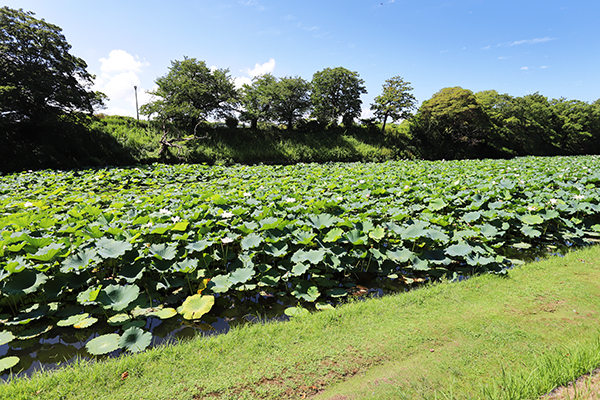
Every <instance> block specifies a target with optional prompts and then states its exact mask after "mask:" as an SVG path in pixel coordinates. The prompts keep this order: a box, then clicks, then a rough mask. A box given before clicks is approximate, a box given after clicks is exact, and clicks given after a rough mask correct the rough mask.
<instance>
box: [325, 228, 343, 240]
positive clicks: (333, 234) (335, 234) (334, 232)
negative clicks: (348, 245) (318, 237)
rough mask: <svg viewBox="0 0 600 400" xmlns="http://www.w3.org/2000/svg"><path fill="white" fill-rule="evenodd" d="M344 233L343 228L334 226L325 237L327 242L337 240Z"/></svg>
mask: <svg viewBox="0 0 600 400" xmlns="http://www.w3.org/2000/svg"><path fill="white" fill-rule="evenodd" d="M343 235H344V231H343V230H342V229H341V228H333V229H331V230H330V231H329V232H327V234H326V235H325V237H324V238H323V241H324V242H325V243H331V242H337V241H338V240H339V239H341V238H342V236H343Z"/></svg>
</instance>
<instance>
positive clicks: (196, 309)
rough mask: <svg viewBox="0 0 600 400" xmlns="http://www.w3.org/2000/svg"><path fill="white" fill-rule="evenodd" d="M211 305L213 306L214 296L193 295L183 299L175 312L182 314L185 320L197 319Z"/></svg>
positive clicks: (208, 309) (207, 310)
mask: <svg viewBox="0 0 600 400" xmlns="http://www.w3.org/2000/svg"><path fill="white" fill-rule="evenodd" d="M211 282H212V281H211ZM213 304H215V297H214V296H210V295H202V294H195V295H193V296H189V297H188V298H187V299H185V301H184V302H183V304H182V305H181V307H179V308H178V309H177V311H178V312H179V313H180V314H182V315H183V318H185V319H199V318H200V317H202V316H203V315H204V314H206V313H207V312H209V311H210V309H211V308H212V306H213Z"/></svg>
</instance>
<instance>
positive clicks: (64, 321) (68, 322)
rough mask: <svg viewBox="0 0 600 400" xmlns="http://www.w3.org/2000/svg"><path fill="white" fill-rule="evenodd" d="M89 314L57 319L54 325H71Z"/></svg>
mask: <svg viewBox="0 0 600 400" xmlns="http://www.w3.org/2000/svg"><path fill="white" fill-rule="evenodd" d="M89 316H90V314H89V313H82V314H76V315H71V316H70V317H67V318H65V319H61V320H60V321H58V322H57V323H56V325H57V326H73V325H75V324H76V323H78V322H81V321H83V320H84V319H86V318H88V317H89Z"/></svg>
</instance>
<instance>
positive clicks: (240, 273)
mask: <svg viewBox="0 0 600 400" xmlns="http://www.w3.org/2000/svg"><path fill="white" fill-rule="evenodd" d="M253 276H254V269H253V268H240V269H236V270H235V271H233V272H232V273H231V274H230V275H229V280H230V281H231V283H232V284H233V285H237V284H238V283H244V282H247V281H248V280H249V279H250V278H252V277H253Z"/></svg>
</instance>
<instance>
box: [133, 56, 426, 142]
mask: <svg viewBox="0 0 600 400" xmlns="http://www.w3.org/2000/svg"><path fill="white" fill-rule="evenodd" d="M155 83H156V85H157V89H155V90H153V91H150V92H149V93H150V94H151V95H152V96H153V98H154V100H153V101H151V102H149V103H147V104H144V105H142V107H141V112H142V114H145V115H147V116H148V117H149V118H154V119H158V120H162V121H169V122H171V123H175V124H177V125H179V126H180V127H181V128H184V129H191V130H194V131H195V130H196V128H197V127H198V126H199V125H200V124H202V123H203V122H205V121H207V120H208V119H224V120H225V121H226V122H228V125H231V124H233V125H234V126H235V125H236V120H238V119H239V120H240V121H244V122H247V123H249V125H250V128H252V129H257V128H258V125H259V122H265V123H277V124H283V125H285V126H286V127H287V129H294V127H295V125H296V124H297V123H299V122H300V121H302V120H304V119H305V118H306V117H309V118H312V119H314V120H316V121H317V122H318V124H319V125H321V126H322V127H326V126H328V125H330V124H333V125H337V124H338V122H339V121H341V122H342V124H343V125H345V126H349V125H352V124H353V123H354V122H355V120H356V118H358V117H359V116H360V114H361V112H362V101H361V99H360V95H361V94H364V93H367V91H366V88H365V86H364V81H363V80H362V79H360V76H359V74H358V72H355V71H350V70H348V69H346V68H343V67H337V68H325V69H323V70H322V71H319V72H316V73H315V74H314V75H313V77H312V80H311V81H310V82H309V81H307V80H305V79H303V78H301V77H298V76H295V77H292V76H285V77H282V78H277V77H275V76H273V75H272V74H264V75H260V76H256V77H254V78H253V80H252V83H251V84H244V85H243V87H242V88H241V89H240V90H237V89H236V88H235V84H234V80H233V79H232V77H231V76H230V75H229V70H227V69H210V68H208V67H207V66H206V63H205V62H204V61H200V60H197V59H195V58H187V57H185V58H184V59H183V60H181V61H172V62H171V66H170V68H169V72H168V73H167V74H166V75H165V76H162V77H159V78H158V79H156V81H155ZM411 90H412V87H410V82H404V80H403V79H402V78H401V77H399V76H396V77H394V78H391V79H388V80H387V81H386V84H385V85H384V89H383V93H382V94H381V95H380V96H378V97H376V98H375V102H374V104H373V105H372V109H373V110H374V112H375V113H376V114H377V115H378V116H379V117H380V118H381V119H382V120H383V123H384V124H385V121H386V120H387V119H388V118H389V119H390V121H397V120H399V119H400V118H406V117H408V115H409V114H408V113H409V111H411V110H413V109H414V108H415V106H416V99H415V98H414V96H413V95H412V94H411V93H410V91H411Z"/></svg>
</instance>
